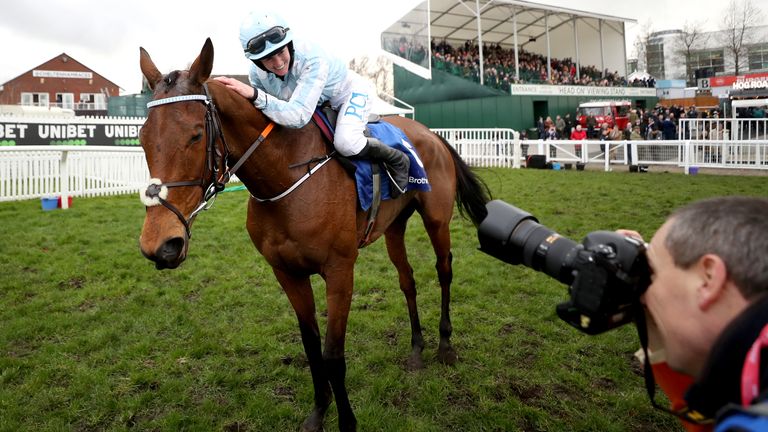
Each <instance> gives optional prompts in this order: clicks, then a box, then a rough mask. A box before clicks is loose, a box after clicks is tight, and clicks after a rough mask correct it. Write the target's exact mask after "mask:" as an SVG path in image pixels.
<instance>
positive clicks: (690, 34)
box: [677, 21, 709, 85]
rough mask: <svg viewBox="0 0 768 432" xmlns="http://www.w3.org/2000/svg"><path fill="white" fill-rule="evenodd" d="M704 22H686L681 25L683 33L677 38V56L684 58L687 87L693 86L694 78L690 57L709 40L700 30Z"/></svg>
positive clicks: (706, 34)
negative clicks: (697, 47)
mask: <svg viewBox="0 0 768 432" xmlns="http://www.w3.org/2000/svg"><path fill="white" fill-rule="evenodd" d="M703 27H704V22H695V23H689V22H687V21H686V23H685V25H683V31H682V32H681V33H680V36H679V37H678V41H677V42H678V46H679V47H680V49H679V54H680V55H682V56H683V57H685V81H686V83H687V84H688V85H694V84H695V83H694V81H695V77H694V73H693V67H692V66H693V65H692V64H691V57H692V54H693V51H694V50H695V47H696V46H700V45H702V44H705V43H706V41H707V39H708V38H709V34H708V33H703V32H702V31H701V29H702V28H703Z"/></svg>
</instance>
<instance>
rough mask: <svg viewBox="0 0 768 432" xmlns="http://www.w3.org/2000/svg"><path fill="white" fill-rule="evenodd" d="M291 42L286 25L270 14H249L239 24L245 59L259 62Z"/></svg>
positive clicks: (275, 15)
mask: <svg viewBox="0 0 768 432" xmlns="http://www.w3.org/2000/svg"><path fill="white" fill-rule="evenodd" d="M292 41H293V32H292V31H291V29H290V28H289V27H288V23H287V22H286V21H285V20H284V19H283V18H282V17H280V16H279V15H277V14H276V13H272V12H251V13H250V14H248V16H247V17H245V19H244V20H243V22H242V23H241V24H240V45H242V46H243V53H244V54H245V57H246V58H248V59H250V60H252V61H256V60H261V59H262V58H264V57H268V56H269V55H270V54H272V53H274V52H276V51H278V50H279V49H280V48H282V47H284V46H286V45H288V44H289V43H290V42H292Z"/></svg>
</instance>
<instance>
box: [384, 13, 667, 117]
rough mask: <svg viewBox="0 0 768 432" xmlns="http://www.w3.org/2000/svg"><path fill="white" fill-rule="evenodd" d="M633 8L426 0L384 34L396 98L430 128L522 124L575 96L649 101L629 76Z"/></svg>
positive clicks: (554, 111) (648, 91)
mask: <svg viewBox="0 0 768 432" xmlns="http://www.w3.org/2000/svg"><path fill="white" fill-rule="evenodd" d="M627 22H630V23H632V22H635V20H633V19H631V18H622V17H615V16H609V15H604V14H599V13H594V12H588V11H579V10H574V9H567V8H561V7H554V6H550V5H546V4H541V3H533V2H528V1H516V0H478V1H476V2H463V1H458V0H429V1H425V2H422V3H421V4H419V5H417V6H416V7H414V8H413V9H412V10H410V11H409V12H407V13H406V14H405V15H403V17H401V18H400V19H399V20H397V21H396V22H394V23H393V24H392V25H391V26H389V27H388V28H387V29H386V30H385V31H384V32H382V34H381V44H382V46H381V47H382V49H383V50H384V51H385V52H387V53H388V55H389V57H390V58H392V60H393V62H394V63H395V68H394V89H395V96H396V97H397V98H398V99H401V100H403V101H406V102H407V103H409V104H410V105H413V106H414V107H415V111H416V118H417V120H419V121H420V122H422V123H425V124H427V125H428V126H429V127H433V128H446V127H450V128H456V127H463V128H478V127H503V128H512V129H516V130H521V131H522V130H526V129H527V128H530V127H532V126H533V125H534V123H535V120H536V119H537V118H538V117H540V116H541V117H545V118H546V117H547V116H552V117H553V118H554V117H555V115H565V114H566V113H574V112H575V109H576V107H577V106H578V105H579V103H581V102H585V101H590V100H596V99H603V100H605V99H629V100H631V101H632V102H633V104H634V105H636V106H640V107H646V106H650V107H652V106H654V105H655V104H656V103H657V102H658V99H657V98H656V91H655V89H653V88H645V87H638V86H636V85H633V84H636V83H628V82H627V80H626V76H627V66H626V64H627V62H626V49H625V45H626V43H625V38H626V32H625V28H624V26H625V23H627Z"/></svg>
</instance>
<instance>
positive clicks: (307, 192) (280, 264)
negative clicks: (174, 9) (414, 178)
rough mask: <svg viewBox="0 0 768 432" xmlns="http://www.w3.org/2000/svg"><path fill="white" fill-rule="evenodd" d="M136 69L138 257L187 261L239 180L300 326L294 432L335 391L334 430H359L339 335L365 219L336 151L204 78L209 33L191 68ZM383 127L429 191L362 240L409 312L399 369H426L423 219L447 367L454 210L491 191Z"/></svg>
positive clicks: (415, 194) (422, 144) (386, 207)
mask: <svg viewBox="0 0 768 432" xmlns="http://www.w3.org/2000/svg"><path fill="white" fill-rule="evenodd" d="M140 65H141V71H142V73H143V75H144V77H145V78H146V79H147V82H148V83H149V86H150V88H151V89H152V91H153V96H152V99H153V100H152V101H151V102H150V103H149V104H148V108H149V113H148V115H147V119H146V122H145V123H144V126H143V127H142V129H141V134H140V140H141V146H142V147H143V149H144V152H145V154H146V159H147V164H148V166H149V172H150V174H151V177H152V180H151V181H150V185H149V186H147V189H146V190H145V191H143V192H142V201H144V203H145V205H146V206H147V208H146V216H145V219H144V224H143V226H142V230H141V237H140V247H141V252H142V253H143V255H144V256H145V257H147V258H148V259H150V260H152V261H154V262H155V266H156V267H157V269H164V268H168V269H172V268H176V267H178V266H179V265H180V264H181V263H182V262H183V261H184V259H185V257H186V255H187V250H188V248H189V240H190V229H191V225H192V223H193V221H194V219H195V217H196V216H197V215H198V213H199V212H200V211H201V210H203V209H205V208H207V206H208V202H209V200H210V199H211V198H213V197H215V195H216V193H217V192H219V191H221V190H222V189H223V186H224V184H225V183H226V181H227V180H228V179H229V176H230V175H231V174H233V173H235V172H236V174H237V177H238V178H239V179H240V180H241V181H242V183H243V184H244V185H245V187H246V188H247V189H248V191H249V192H250V193H251V197H250V198H249V202H248V217H247V222H246V227H247V230H248V234H249V235H250V237H251V240H252V241H253V244H254V245H255V246H256V249H258V251H259V252H260V253H261V254H262V255H263V256H264V258H265V259H266V260H267V262H268V263H269V265H270V266H271V267H272V270H273V272H274V275H275V277H276V278H277V281H278V283H279V284H280V286H281V287H282V289H283V290H284V292H285V294H286V295H287V297H288V300H289V301H290V303H291V306H293V309H294V311H295V312H296V317H297V318H298V322H299V330H300V332H301V340H302V343H303V345H304V350H305V352H306V355H307V359H308V361H309V368H310V372H311V375H312V382H313V385H314V408H313V410H312V412H311V414H310V415H309V416H308V417H307V419H306V420H305V421H304V423H303V424H302V430H306V431H318V430H322V428H323V419H324V417H325V413H326V410H327V409H328V407H329V405H330V403H331V402H332V399H333V398H334V397H335V400H336V404H337V410H338V421H339V429H340V430H356V425H357V420H356V419H355V416H354V413H353V411H352V407H351V406H350V402H349V398H348V395H347V389H346V385H345V374H346V362H345V358H344V341H345V333H346V327H347V318H348V316H349V310H350V304H351V300H352V287H353V275H354V269H353V267H354V265H355V261H356V259H357V256H358V246H359V245H360V244H361V239H362V237H363V235H364V231H365V229H366V226H367V225H368V220H367V215H366V212H364V211H362V210H361V208H360V207H359V206H358V204H357V197H356V189H355V182H354V180H353V178H352V176H350V175H349V174H348V173H347V172H346V171H345V169H344V168H343V166H342V164H341V163H340V162H339V161H338V160H337V159H336V158H332V157H330V156H329V153H330V151H329V149H330V150H332V148H331V147H330V145H329V144H328V143H327V141H326V140H325V139H324V138H323V136H322V135H321V132H320V130H319V128H318V127H317V126H316V125H315V124H314V123H311V122H310V123H309V124H308V125H306V126H304V127H303V128H301V129H289V128H284V127H280V126H277V125H273V124H272V122H271V121H270V119H269V118H267V117H266V116H265V115H264V114H263V113H262V112H261V111H260V110H258V109H256V108H255V107H254V106H253V105H252V104H251V103H250V102H249V101H248V100H246V99H245V98H243V97H241V96H239V95H237V94H236V93H235V92H233V91H231V90H229V89H227V88H225V87H224V86H223V85H222V84H220V83H219V82H217V81H215V80H211V79H210V73H211V69H212V66H213V44H212V43H211V40H210V39H207V40H206V42H205V43H204V45H203V48H202V50H201V51H200V54H199V55H198V57H197V58H196V59H195V60H194V62H193V63H192V65H191V66H190V68H189V70H185V71H173V72H171V73H169V74H167V75H163V74H161V73H160V72H159V71H158V69H157V67H156V66H155V64H154V62H153V61H152V59H151V58H150V56H149V54H148V53H147V52H146V51H145V50H144V48H140ZM385 120H386V121H387V122H390V123H392V124H394V125H396V126H397V127H399V128H400V129H402V130H403V131H404V132H405V134H406V135H407V136H408V138H409V139H410V141H411V143H412V145H413V146H414V147H415V148H416V149H417V151H418V154H419V155H420V158H421V161H422V162H423V164H424V167H425V169H426V172H427V175H428V179H429V183H430V184H431V188H432V190H431V191H429V192H421V191H409V192H406V193H405V194H403V195H401V196H400V197H398V198H396V199H392V200H385V201H382V202H381V206H380V208H379V211H378V216H377V218H376V219H375V223H374V225H373V228H372V231H371V232H370V240H371V241H373V240H375V239H377V238H379V237H381V236H382V235H383V236H384V237H385V239H386V247H387V252H388V254H389V259H390V260H391V261H392V263H393V264H394V266H395V268H396V269H397V273H398V276H399V283H400V289H401V290H402V291H403V293H404V294H405V298H406V302H407V306H408V314H409V317H410V324H411V353H410V355H409V359H408V368H409V369H417V368H421V367H423V361H422V357H421V353H422V350H423V348H424V339H423V337H422V331H421V324H420V322H419V314H418V310H417V307H416V286H415V280H414V277H413V269H412V268H411V265H410V264H409V262H408V258H407V255H406V249H405V240H404V237H405V230H406V224H407V221H408V219H409V218H410V216H411V215H413V212H414V211H417V212H419V214H420V215H421V217H422V219H423V223H424V227H425V228H426V231H427V233H428V235H429V239H430V241H431V243H432V247H433V249H434V252H435V255H436V257H437V261H436V264H435V267H436V268H437V274H438V279H439V283H440V288H441V296H442V298H441V315H440V329H439V332H440V342H439V347H438V355H437V357H438V360H439V361H440V362H443V363H446V364H453V363H454V362H455V361H456V360H457V355H456V352H455V351H454V349H453V347H452V346H451V342H450V337H451V333H452V327H451V319H450V314H449V304H450V290H451V280H452V268H451V260H452V255H451V250H450V247H451V239H450V235H449V224H450V222H451V218H452V214H453V210H454V205H455V203H456V202H458V203H459V211H460V213H462V214H463V215H465V216H468V217H469V219H471V220H472V221H473V223H474V224H475V225H478V224H479V223H480V222H481V221H482V219H483V218H484V217H485V215H486V209H485V203H486V202H488V200H489V199H490V198H489V192H488V189H487V187H485V185H484V183H483V182H482V181H480V179H479V178H478V177H477V176H476V175H475V174H474V173H473V172H472V171H471V170H470V168H469V167H468V166H467V165H466V163H464V162H463V161H462V160H461V158H460V157H459V156H458V154H457V153H456V151H455V150H454V149H453V148H451V147H450V145H448V143H447V142H446V141H445V140H444V139H442V138H441V137H439V136H438V135H436V134H435V133H433V132H432V131H430V130H429V129H428V128H427V127H426V126H424V125H422V124H420V123H417V122H416V121H414V120H410V119H407V118H403V117H388V118H386V119H385ZM301 179H304V180H305V181H304V180H301ZM302 181H303V182H302ZM270 197H271V198H270ZM313 274H319V275H320V276H321V277H322V278H323V279H324V281H325V284H326V297H327V307H328V311H327V327H326V334H325V343H324V346H323V345H322V344H321V340H320V330H319V328H318V323H317V319H316V313H315V299H314V297H313V293H312V287H311V285H310V275H313Z"/></svg>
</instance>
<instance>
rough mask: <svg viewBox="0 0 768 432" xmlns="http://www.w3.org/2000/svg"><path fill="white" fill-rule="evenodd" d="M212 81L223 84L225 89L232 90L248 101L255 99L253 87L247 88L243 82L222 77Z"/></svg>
mask: <svg viewBox="0 0 768 432" xmlns="http://www.w3.org/2000/svg"><path fill="white" fill-rule="evenodd" d="M214 79H215V80H216V81H218V82H220V83H222V84H224V85H225V86H226V87H227V88H229V89H232V90H234V91H235V93H237V94H239V95H240V96H242V97H244V98H246V99H248V100H251V101H252V100H255V99H256V89H255V88H254V87H251V86H249V85H248V84H245V83H244V82H241V81H238V80H236V79H234V78H230V77H224V76H221V77H216V78H214Z"/></svg>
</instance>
